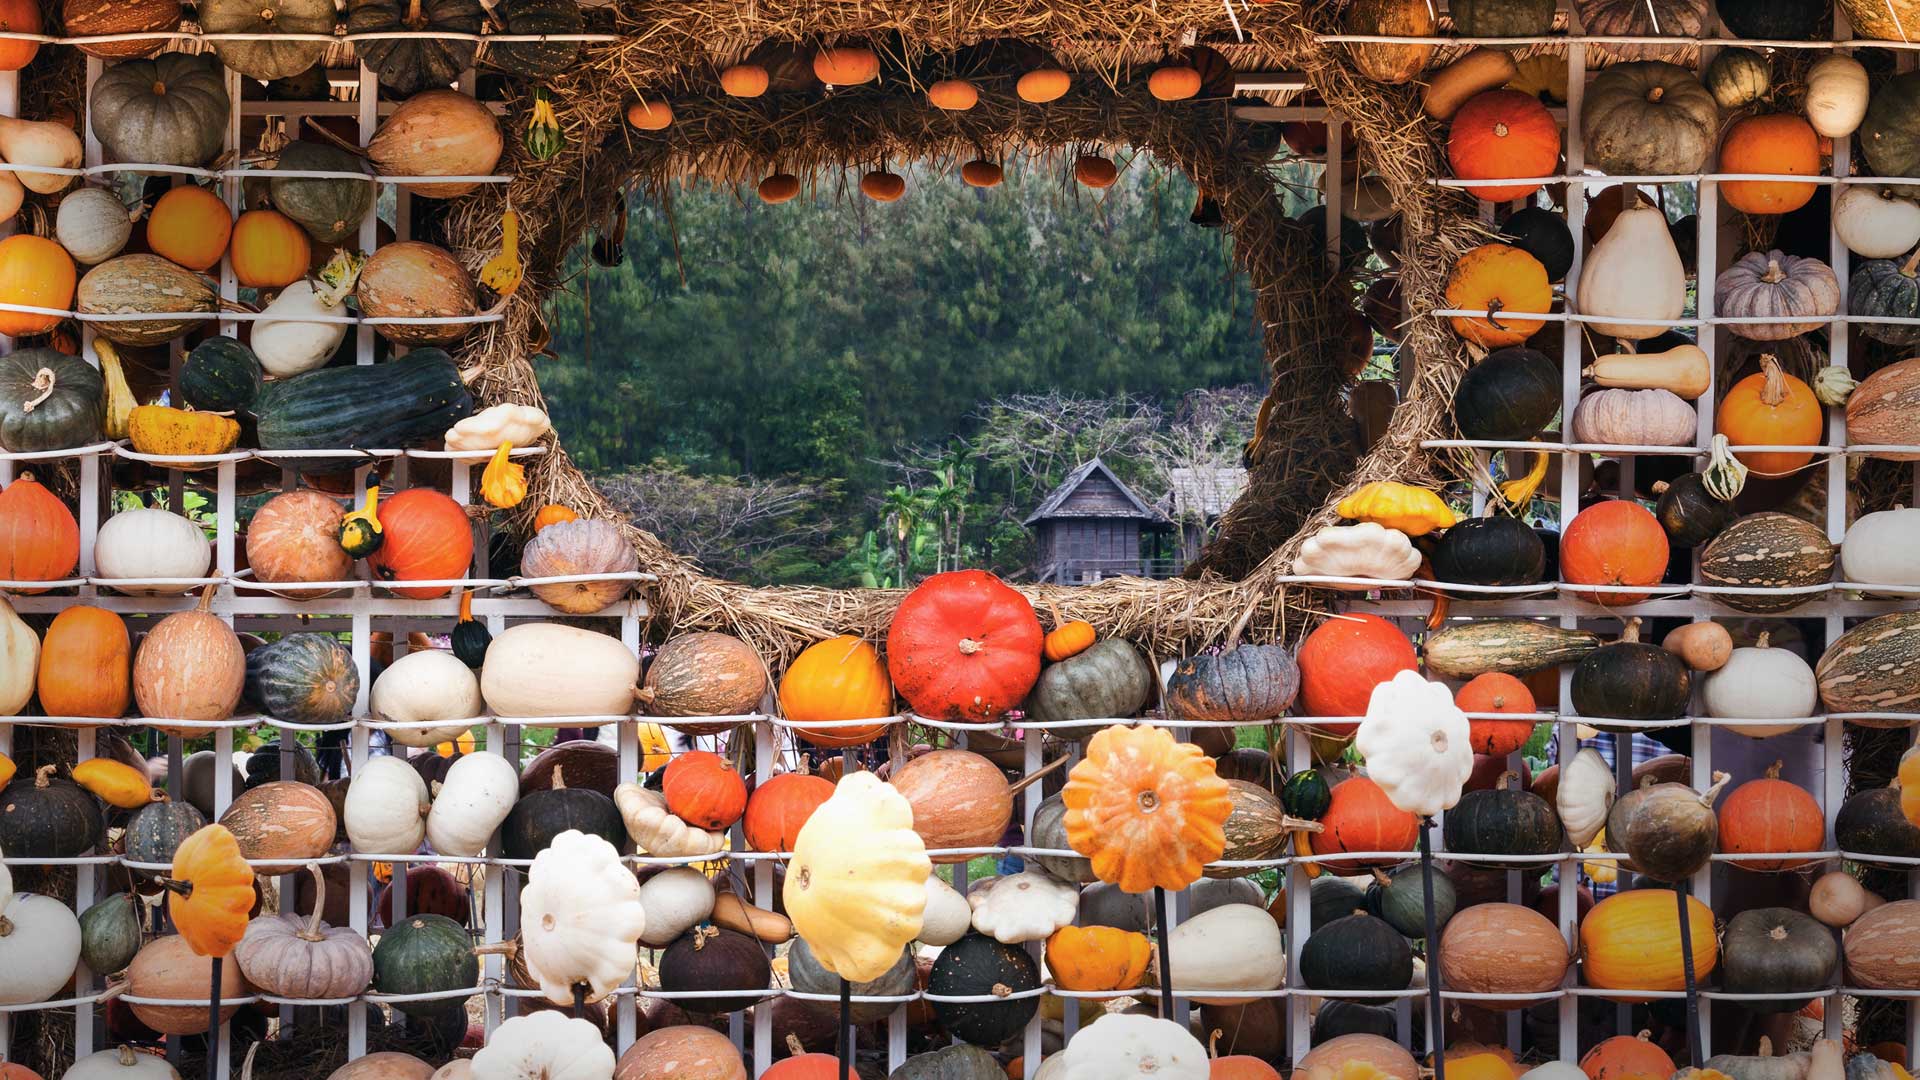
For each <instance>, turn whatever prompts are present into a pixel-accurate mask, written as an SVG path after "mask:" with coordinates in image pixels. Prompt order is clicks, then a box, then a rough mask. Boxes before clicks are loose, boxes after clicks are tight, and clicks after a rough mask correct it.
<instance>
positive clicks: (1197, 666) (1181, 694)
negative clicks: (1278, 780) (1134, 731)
mask: <svg viewBox="0 0 1920 1080" xmlns="http://www.w3.org/2000/svg"><path fill="white" fill-rule="evenodd" d="M1299 692H1300V668H1299V665H1297V664H1295V663H1294V661H1293V654H1292V653H1290V652H1288V651H1287V650H1286V649H1285V648H1284V647H1283V646H1279V645H1239V646H1235V647H1234V648H1231V649H1228V650H1226V651H1224V652H1218V653H1201V654H1200V655H1199V656H1194V657H1190V658H1188V659H1186V660H1184V661H1181V663H1180V666H1179V667H1177V668H1175V669H1174V671H1173V676H1172V677H1171V678H1169V679H1168V680H1167V711H1168V712H1169V713H1170V714H1172V715H1173V716H1176V717H1178V718H1180V719H1182V720H1207V721H1215V722H1219V721H1230V722H1232V723H1236V724H1264V723H1266V722H1267V721H1270V720H1274V719H1277V718H1279V717H1281V716H1284V715H1286V712H1287V707H1288V706H1290V705H1292V704H1293V699H1294V696H1295V695H1296V694H1298V693H1299Z"/></svg>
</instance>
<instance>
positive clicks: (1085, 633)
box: [1040, 603, 1099, 664]
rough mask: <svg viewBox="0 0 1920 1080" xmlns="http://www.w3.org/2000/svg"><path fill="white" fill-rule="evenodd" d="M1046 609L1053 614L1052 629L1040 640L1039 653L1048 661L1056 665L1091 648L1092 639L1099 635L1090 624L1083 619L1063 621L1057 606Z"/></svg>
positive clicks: (1050, 605)
mask: <svg viewBox="0 0 1920 1080" xmlns="http://www.w3.org/2000/svg"><path fill="white" fill-rule="evenodd" d="M1047 607H1048V608H1049V610H1051V611H1052V612H1053V629H1051V630H1049V631H1047V636H1046V637H1045V638H1044V639H1042V641H1041V643H1040V651H1041V652H1042V653H1043V654H1045V656H1046V658H1047V659H1048V660H1051V661H1053V662H1054V663H1056V664H1057V663H1059V662H1060V661H1062V660H1065V659H1066V658H1067V657H1069V656H1078V655H1080V654H1081V653H1083V652H1086V651H1087V650H1088V649H1089V648H1091V647H1092V646H1093V642H1094V639H1095V638H1097V637H1098V636H1099V635H1098V633H1097V632H1096V631H1095V630H1094V629H1093V624H1092V623H1090V622H1087V621H1086V620H1084V619H1063V618H1061V617H1060V609H1059V608H1058V607H1057V606H1055V605H1053V604H1052V603H1049V604H1048V605H1047Z"/></svg>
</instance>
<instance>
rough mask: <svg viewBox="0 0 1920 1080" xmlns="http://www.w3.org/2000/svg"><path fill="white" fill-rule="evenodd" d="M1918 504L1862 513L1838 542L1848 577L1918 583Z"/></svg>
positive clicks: (1885, 582)
mask: <svg viewBox="0 0 1920 1080" xmlns="http://www.w3.org/2000/svg"><path fill="white" fill-rule="evenodd" d="M1916 529H1920V508H1915V507H1901V508H1899V509H1896V510H1881V511H1878V512H1877V513H1872V514H1863V515H1861V516H1860V518H1858V519H1857V520H1855V521H1854V523H1853V525H1852V526H1850V527H1849V528H1848V529H1847V539H1846V542H1845V543H1843V544H1841V545H1840V567H1841V569H1842V570H1843V571H1844V572H1845V574H1846V579H1847V580H1848V581H1858V582H1862V583H1864V584H1870V585H1920V544H1916V543H1915V540H1916V538H1920V532H1916V531H1915V530H1916Z"/></svg>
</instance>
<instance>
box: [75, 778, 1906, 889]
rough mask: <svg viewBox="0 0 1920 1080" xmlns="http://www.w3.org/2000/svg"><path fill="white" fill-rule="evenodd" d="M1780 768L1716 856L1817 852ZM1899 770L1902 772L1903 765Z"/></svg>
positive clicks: (1818, 836)
mask: <svg viewBox="0 0 1920 1080" xmlns="http://www.w3.org/2000/svg"><path fill="white" fill-rule="evenodd" d="M1780 766H1781V763H1780V762H1778V761H1776V762H1774V763H1773V764H1772V765H1771V766H1769V767H1768V769H1767V774H1766V775H1765V776H1764V777H1761V778H1760V779H1758V780H1749V781H1747V782H1746V783H1744V784H1741V785H1740V786H1739V787H1737V788H1734V789H1733V791H1732V793H1731V794H1729V795H1728V796H1727V797H1726V798H1725V799H1723V800H1721V803H1720V814H1719V817H1720V850H1721V851H1724V852H1727V853H1729V854H1736V855H1737V854H1740V853H1742V852H1748V851H1819V850H1820V845H1821V843H1822V842H1823V841H1824V840H1825V839H1826V836H1827V827H1826V819H1825V818H1824V817H1822V816H1821V814H1820V803H1819V802H1818V801H1817V800H1815V799H1814V797H1813V796H1812V795H1810V794H1808V793H1807V791H1806V790H1805V789H1803V788H1801V787H1800V786H1799V785H1797V784H1791V783H1788V782H1787V781H1785V780H1782V779H1780ZM1901 767H1902V768H1903V769H1904V768H1905V767H1906V762H1905V761H1902V762H1901ZM76 773H77V770H76ZM75 779H78V776H77V775H76V776H75ZM1903 790H1904V789H1903ZM1811 861H1812V860H1810V859H1740V860H1736V861H1735V862H1734V864H1733V865H1735V866H1738V867H1740V868H1741V869H1743V870H1797V869H1799V868H1800V867H1802V866H1805V865H1807V864H1808V863H1809V862H1811Z"/></svg>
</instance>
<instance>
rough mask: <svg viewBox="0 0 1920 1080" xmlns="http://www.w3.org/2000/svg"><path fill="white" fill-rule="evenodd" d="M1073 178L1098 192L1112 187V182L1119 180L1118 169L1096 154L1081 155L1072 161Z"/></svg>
mask: <svg viewBox="0 0 1920 1080" xmlns="http://www.w3.org/2000/svg"><path fill="white" fill-rule="evenodd" d="M1073 178H1074V179H1075V180H1078V181H1080V182H1081V183H1082V184H1085V185H1086V186H1088V187H1090V188H1093V189H1094V190H1095V191H1099V190H1101V189H1104V188H1110V187H1112V186H1113V184H1114V181H1116V180H1118V179H1120V168H1119V166H1117V165H1115V164H1114V163H1113V162H1112V161H1111V160H1110V159H1108V158H1103V157H1100V156H1099V155H1097V154H1082V155H1080V156H1079V157H1078V158H1076V159H1074V162H1073Z"/></svg>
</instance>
